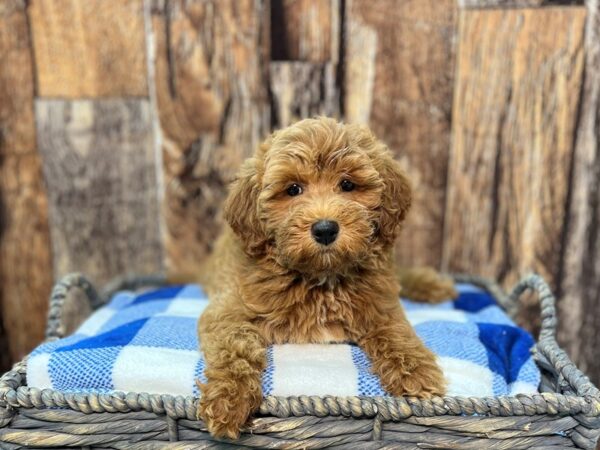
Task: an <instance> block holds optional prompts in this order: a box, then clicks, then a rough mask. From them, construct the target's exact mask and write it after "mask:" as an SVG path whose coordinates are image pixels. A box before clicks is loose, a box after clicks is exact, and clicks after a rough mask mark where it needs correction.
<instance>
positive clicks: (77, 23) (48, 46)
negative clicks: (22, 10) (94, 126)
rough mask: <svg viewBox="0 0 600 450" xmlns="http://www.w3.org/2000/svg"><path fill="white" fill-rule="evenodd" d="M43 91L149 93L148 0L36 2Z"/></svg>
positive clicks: (99, 94) (33, 10)
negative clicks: (144, 8)
mask: <svg viewBox="0 0 600 450" xmlns="http://www.w3.org/2000/svg"><path fill="white" fill-rule="evenodd" d="M29 16H30V20H31V24H32V36H33V46H34V51H35V60H36V69H37V81H38V95H40V96H42V97H64V98H81V97H91V98H96V97H107V96H112V97H118V96H142V97H146V96H147V95H148V87H147V81H146V73H147V71H146V59H145V44H144V17H143V11H142V0H120V1H115V0H85V1H79V0H33V1H31V2H30V6H29Z"/></svg>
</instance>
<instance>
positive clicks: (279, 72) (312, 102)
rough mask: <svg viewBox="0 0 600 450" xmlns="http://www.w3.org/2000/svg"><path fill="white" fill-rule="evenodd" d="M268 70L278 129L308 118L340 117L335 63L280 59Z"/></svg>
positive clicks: (273, 118) (273, 117) (275, 125)
mask: <svg viewBox="0 0 600 450" xmlns="http://www.w3.org/2000/svg"><path fill="white" fill-rule="evenodd" d="M269 72H270V73H269V82H270V88H271V97H272V108H273V109H272V113H271V114H272V123H273V127H274V128H275V129H277V128H283V127H287V126H289V125H291V124H293V123H294V122H296V121H297V120H300V119H304V118H306V117H315V116H328V117H336V118H339V117H340V111H339V106H340V104H339V102H340V98H339V95H340V93H339V89H338V87H337V84H336V78H335V65H334V64H332V63H325V64H320V63H307V62H299V61H284V62H279V61H278V62H272V63H271V65H270V71H269Z"/></svg>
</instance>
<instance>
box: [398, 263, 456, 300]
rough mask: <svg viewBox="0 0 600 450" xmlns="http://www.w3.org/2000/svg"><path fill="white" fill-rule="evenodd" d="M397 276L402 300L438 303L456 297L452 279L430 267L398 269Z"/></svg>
mask: <svg viewBox="0 0 600 450" xmlns="http://www.w3.org/2000/svg"><path fill="white" fill-rule="evenodd" d="M397 275H398V280H399V281H400V286H401V290H400V295H401V296H402V297H404V298H408V299H411V300H417V301H421V302H429V303H438V302H442V301H445V300H450V299H453V298H456V297H458V293H457V292H456V289H455V288H454V282H453V281H452V279H451V278H449V277H445V276H443V275H441V274H440V273H439V272H437V271H436V270H434V269H432V268H431V267H414V268H398V269H397Z"/></svg>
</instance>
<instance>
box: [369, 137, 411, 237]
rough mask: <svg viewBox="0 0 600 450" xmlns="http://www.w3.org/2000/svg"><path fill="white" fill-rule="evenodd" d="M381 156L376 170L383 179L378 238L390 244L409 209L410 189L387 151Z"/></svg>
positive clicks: (400, 169) (403, 174)
mask: <svg viewBox="0 0 600 450" xmlns="http://www.w3.org/2000/svg"><path fill="white" fill-rule="evenodd" d="M381 145H383V144H381ZM381 156H382V157H381V159H380V161H379V167H378V168H377V169H378V171H379V173H380V175H381V178H382V179H383V185H384V187H383V193H382V194H381V195H382V198H381V216H380V219H379V236H380V237H381V239H382V240H383V241H384V242H386V243H389V244H391V243H393V242H394V240H395V239H396V236H397V235H398V231H399V229H400V224H401V223H402V222H403V221H404V219H405V218H406V214H407V213H408V210H409V209H410V204H411V201H412V188H411V186H410V181H409V180H408V178H407V176H406V175H405V173H404V171H403V170H402V168H401V167H400V164H399V163H398V162H397V161H395V160H393V159H392V156H391V154H390V153H389V151H388V150H387V149H385V152H384V153H383V155H381Z"/></svg>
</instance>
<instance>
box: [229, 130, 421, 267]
mask: <svg viewBox="0 0 600 450" xmlns="http://www.w3.org/2000/svg"><path fill="white" fill-rule="evenodd" d="M409 205H410V187H409V184H408V181H407V179H406V177H405V176H404V174H403V173H402V172H401V171H400V169H399V167H398V165H397V163H395V162H394V161H393V160H392V158H391V155H390V154H389V152H388V151H387V149H386V147H385V146H384V145H383V144H382V143H381V142H379V141H377V140H376V139H375V138H374V137H373V136H372V134H371V133H370V132H369V131H368V130H367V129H365V128H361V127H358V126H352V125H343V124H340V123H337V122H335V121H334V120H331V119H307V120H304V121H301V122H298V123H297V124H295V125H293V126H291V127H289V128H286V129H284V130H281V131H279V132H276V133H275V134H273V135H272V136H271V137H270V138H269V139H268V140H267V141H266V142H265V143H264V144H263V145H262V146H261V148H260V149H259V151H258V152H257V154H256V155H255V157H254V158H252V159H250V160H248V161H247V162H246V163H245V164H244V167H243V168H242V171H241V173H240V175H239V177H238V179H237V180H236V181H235V182H234V184H233V186H232V190H231V192H230V196H229V198H228V201H227V204H226V208H225V215H226V218H227V220H228V221H229V223H230V225H231V226H232V228H233V229H234V231H235V232H236V233H237V234H238V235H239V236H240V237H241V239H242V241H243V242H244V244H245V245H246V250H247V251H248V252H249V253H251V254H255V255H256V254H260V253H270V255H271V256H273V257H274V258H275V259H276V261H277V263H278V264H280V265H281V266H283V267H285V268H288V269H292V270H296V271H298V272H301V273H306V274H312V275H317V276H323V275H335V274H336V273H344V272H345V271H346V270H348V269H349V268H352V267H359V266H360V265H361V264H363V263H364V262H365V261H366V260H367V259H369V258H372V257H374V255H377V254H380V251H379V250H381V248H383V247H385V246H388V245H391V243H392V242H393V240H394V238H395V236H396V233H397V228H398V225H399V224H400V222H401V221H402V219H403V218H404V215H405V213H406V211H407V209H408V207H409Z"/></svg>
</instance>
